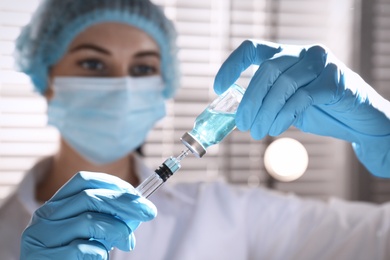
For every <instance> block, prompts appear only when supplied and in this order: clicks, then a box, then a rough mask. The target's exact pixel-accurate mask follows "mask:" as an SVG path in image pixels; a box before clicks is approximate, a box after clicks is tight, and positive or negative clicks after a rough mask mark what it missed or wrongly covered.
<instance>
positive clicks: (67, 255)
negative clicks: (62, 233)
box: [20, 239, 109, 260]
mask: <svg viewBox="0 0 390 260" xmlns="http://www.w3.org/2000/svg"><path fill="white" fill-rule="evenodd" d="M20 259H41V260H51V259H73V260H84V259H91V260H107V259H109V253H108V250H107V249H106V248H105V247H104V246H103V245H102V244H101V243H99V242H98V241H93V240H92V241H90V240H82V239H78V240H74V241H72V242H71V243H70V244H68V245H64V246H59V247H54V248H34V250H22V255H21V258H20Z"/></svg>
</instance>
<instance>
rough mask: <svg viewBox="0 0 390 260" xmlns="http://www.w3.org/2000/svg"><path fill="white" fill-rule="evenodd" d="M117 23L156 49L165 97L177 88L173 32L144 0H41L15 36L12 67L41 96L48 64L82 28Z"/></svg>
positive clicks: (166, 20) (65, 49) (56, 57)
mask: <svg viewBox="0 0 390 260" xmlns="http://www.w3.org/2000/svg"><path fill="white" fill-rule="evenodd" d="M101 22H120V23H125V24H129V25H132V26H134V27H137V28H139V29H141V30H142V31H144V32H146V33H147V34H148V35H150V36H151V37H152V39H154V40H155V41H156V43H157V44H158V46H159V47H160V51H161V71H162V76H163V79H164V82H165V84H166V87H165V90H164V96H165V97H166V98H170V97H172V96H173V95H174V93H175V91H176V89H177V88H178V83H179V82H178V81H179V80H178V79H179V69H178V60H177V47H176V31H175V29H174V26H173V23H172V22H171V21H170V20H169V19H168V18H167V17H166V16H165V15H164V13H163V11H162V10H161V9H160V7H158V6H157V5H155V4H153V3H151V2H150V1H149V0H43V1H42V2H41V4H40V5H39V7H38V9H37V10H36V12H35V13H34V15H33V16H32V18H31V21H30V23H29V24H27V25H26V26H25V27H24V28H23V29H22V31H21V34H20V35H19V37H18V38H17V40H16V48H15V61H16V65H17V67H18V68H19V69H20V70H21V71H22V72H24V73H26V74H27V75H28V76H30V78H31V81H32V82H33V84H34V86H35V89H36V90H37V91H38V92H40V93H41V94H43V93H45V91H46V89H47V87H48V72H49V68H50V66H52V65H54V64H56V63H57V62H58V61H59V60H60V59H61V58H62V56H63V55H64V54H65V53H66V51H67V48H68V46H69V45H70V43H71V42H72V41H73V39H74V38H75V37H76V36H77V35H78V34H79V33H81V32H82V31H83V30H85V29H86V28H87V27H89V26H91V25H94V24H97V23H101Z"/></svg>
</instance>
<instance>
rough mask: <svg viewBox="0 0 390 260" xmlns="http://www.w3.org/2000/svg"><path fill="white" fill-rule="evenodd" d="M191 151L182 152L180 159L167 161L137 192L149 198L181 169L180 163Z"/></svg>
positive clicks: (173, 158)
mask: <svg viewBox="0 0 390 260" xmlns="http://www.w3.org/2000/svg"><path fill="white" fill-rule="evenodd" d="M189 151H190V150H189V149H187V150H185V151H182V152H181V154H180V155H179V156H178V157H176V158H175V157H172V156H171V157H170V158H168V159H166V160H165V161H164V162H163V163H162V164H161V166H160V167H159V168H158V169H156V170H155V171H154V173H153V174H152V175H150V176H149V177H148V178H147V179H146V180H144V181H143V182H142V183H141V184H140V185H138V187H137V188H136V190H137V191H138V192H139V193H140V194H141V195H142V196H143V197H145V198H148V197H149V196H150V195H152V193H153V192H154V191H156V190H157V189H158V188H159V187H160V186H161V185H162V184H163V183H164V182H165V181H166V180H168V179H169V177H171V176H172V175H173V174H174V173H175V172H176V171H178V170H179V169H180V167H181V165H180V162H181V160H183V159H184V158H185V157H186V156H187V155H188V153H189Z"/></svg>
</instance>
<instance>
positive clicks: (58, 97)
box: [48, 76, 165, 164]
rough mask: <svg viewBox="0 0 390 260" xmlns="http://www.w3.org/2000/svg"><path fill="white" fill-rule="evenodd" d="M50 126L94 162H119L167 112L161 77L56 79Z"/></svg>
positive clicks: (51, 103) (144, 137)
mask: <svg viewBox="0 0 390 260" xmlns="http://www.w3.org/2000/svg"><path fill="white" fill-rule="evenodd" d="M53 87H54V97H53V98H52V99H51V100H50V102H49V104H48V124H50V125H53V126H55V127H56V128H57V129H58V130H59V131H60V133H61V136H62V137H63V138H64V140H65V141H66V142H67V143H68V144H69V145H70V146H71V147H72V148H73V149H74V150H76V151H77V152H78V153H79V154H80V155H81V156H83V157H84V158H85V159H87V160H88V161H90V162H92V163H94V164H106V163H110V162H114V161H116V160H118V159H120V158H122V157H124V156H126V155H127V154H129V153H130V152H132V151H134V150H135V149H136V148H137V147H139V146H140V145H141V144H142V143H143V142H144V141H145V139H146V136H147V134H148V133H149V131H150V130H151V129H152V127H153V126H154V124H155V123H156V122H157V121H158V120H160V119H161V118H163V117H164V116H165V101H164V97H163V90H164V83H163V80H162V78H161V76H151V77H142V78H131V77H124V78H91V77H57V78H55V79H54V82H53Z"/></svg>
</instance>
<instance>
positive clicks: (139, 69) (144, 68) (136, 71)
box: [129, 65, 158, 77]
mask: <svg viewBox="0 0 390 260" xmlns="http://www.w3.org/2000/svg"><path fill="white" fill-rule="evenodd" d="M157 73H158V69H157V68H156V67H154V66H149V65H138V66H134V67H132V68H131V69H130V72H129V74H130V76H133V77H142V76H149V75H154V74H157Z"/></svg>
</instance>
